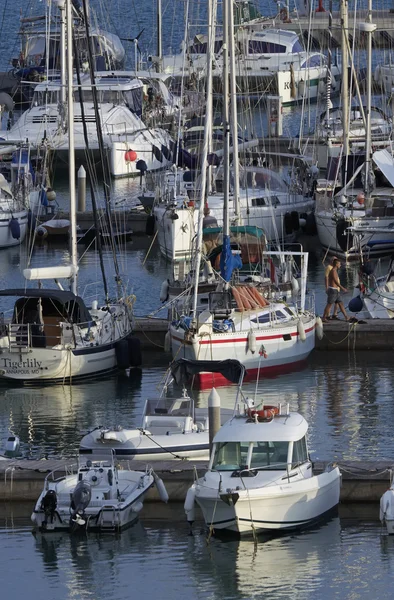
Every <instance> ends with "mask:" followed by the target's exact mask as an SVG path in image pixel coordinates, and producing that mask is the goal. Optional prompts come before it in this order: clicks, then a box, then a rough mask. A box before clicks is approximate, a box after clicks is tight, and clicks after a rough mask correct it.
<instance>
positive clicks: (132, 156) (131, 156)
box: [124, 150, 137, 162]
mask: <svg viewBox="0 0 394 600" xmlns="http://www.w3.org/2000/svg"><path fill="white" fill-rule="evenodd" d="M124 159H125V161H126V162H135V161H136V160H137V152H135V150H127V152H125V155H124Z"/></svg>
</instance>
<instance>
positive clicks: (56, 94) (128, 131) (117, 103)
mask: <svg viewBox="0 0 394 600" xmlns="http://www.w3.org/2000/svg"><path fill="white" fill-rule="evenodd" d="M95 86H96V90H97V95H98V103H99V119H100V125H101V130H102V136H103V143H104V147H105V148H106V150H107V152H108V159H109V165H110V172H111V175H112V176H114V177H124V176H136V175H140V174H141V171H142V172H143V173H145V172H146V171H147V170H149V171H156V170H161V169H165V168H168V167H169V166H170V165H172V147H173V140H172V138H171V136H170V135H169V133H168V132H167V131H165V130H164V129H162V128H160V127H153V128H148V127H147V126H146V124H145V123H144V121H143V120H142V110H143V83H142V81H140V80H139V79H136V78H134V79H132V78H129V77H117V76H113V75H112V74H104V73H102V74H101V75H100V76H98V77H97V78H96V81H95ZM61 89H62V83H61V81H60V80H59V79H58V80H52V81H46V82H43V83H40V84H38V85H37V86H36V88H35V90H34V95H33V100H32V104H31V107H30V108H29V109H28V110H26V111H25V112H24V113H23V114H22V115H21V117H20V118H19V119H18V120H17V121H16V123H15V124H14V125H13V126H12V127H11V128H10V129H9V130H8V131H4V132H2V133H1V137H2V138H3V139H4V140H7V141H8V142H15V143H21V142H26V140H28V142H29V143H30V145H31V146H33V147H39V146H41V145H42V144H43V143H44V142H45V143H46V144H47V145H49V147H50V148H51V149H52V151H53V152H55V153H56V155H58V157H59V158H60V159H61V161H60V162H62V161H63V163H64V164H65V165H67V164H68V160H67V159H68V150H69V148H68V134H67V129H66V127H65V122H66V113H67V111H66V108H65V106H64V105H63V104H62V94H61ZM73 96H74V98H73V101H74V106H73V110H74V140H75V142H74V143H75V152H76V160H77V161H78V159H80V160H84V158H85V153H86V143H85V137H84V129H83V123H85V125H86V128H87V135H88V139H89V148H90V150H91V151H93V153H94V155H96V157H98V156H99V141H98V134H97V126H96V115H95V111H94V106H93V101H92V85H91V82H90V76H89V75H88V74H84V75H82V77H81V88H79V87H78V86H77V82H76V80H75V79H74V90H73ZM81 102H82V103H83V110H82V108H81ZM59 106H60V110H59ZM83 114H84V118H82V116H83ZM58 162H59V161H58Z"/></svg>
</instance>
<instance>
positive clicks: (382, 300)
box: [349, 242, 394, 320]
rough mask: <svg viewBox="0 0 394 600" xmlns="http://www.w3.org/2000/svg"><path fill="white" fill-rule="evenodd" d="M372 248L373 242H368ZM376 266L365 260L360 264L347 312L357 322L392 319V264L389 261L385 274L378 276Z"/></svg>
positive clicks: (393, 313)
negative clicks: (352, 314)
mask: <svg viewBox="0 0 394 600" xmlns="http://www.w3.org/2000/svg"><path fill="white" fill-rule="evenodd" d="M370 244H371V245H372V247H373V246H374V243H373V242H370ZM378 268H379V266H378V264H374V263H373V262H372V261H370V260H368V259H365V258H364V260H363V262H362V263H361V264H360V268H359V271H358V281H357V282H356V285H355V286H354V289H353V297H352V299H351V300H350V302H349V311H350V312H353V313H354V314H355V316H356V318H357V319H358V320H363V319H392V318H393V317H394V264H393V259H391V260H390V263H389V267H388V269H387V272H386V273H384V274H382V275H380V274H379V273H378Z"/></svg>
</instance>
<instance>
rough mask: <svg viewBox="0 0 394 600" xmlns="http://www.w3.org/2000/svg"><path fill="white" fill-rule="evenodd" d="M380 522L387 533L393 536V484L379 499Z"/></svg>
mask: <svg viewBox="0 0 394 600" xmlns="http://www.w3.org/2000/svg"><path fill="white" fill-rule="evenodd" d="M379 516H380V520H381V522H382V524H383V525H386V529H387V533H388V534H389V535H393V534H394V483H392V484H391V485H390V488H389V489H388V490H387V491H386V492H385V493H384V494H383V496H382V497H381V499H380V515H379Z"/></svg>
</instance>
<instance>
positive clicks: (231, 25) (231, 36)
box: [228, 0, 240, 224]
mask: <svg viewBox="0 0 394 600" xmlns="http://www.w3.org/2000/svg"><path fill="white" fill-rule="evenodd" d="M228 21H229V24H228V29H229V34H228V43H229V54H230V64H231V68H230V94H231V102H230V106H231V123H232V138H233V172H234V191H233V193H234V200H233V202H234V213H235V216H236V220H237V223H238V224H239V222H240V208H239V160H238V118H237V87H236V83H237V82H236V72H235V41H234V35H235V31H234V4H233V2H232V0H231V1H230V2H229V5H228Z"/></svg>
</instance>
